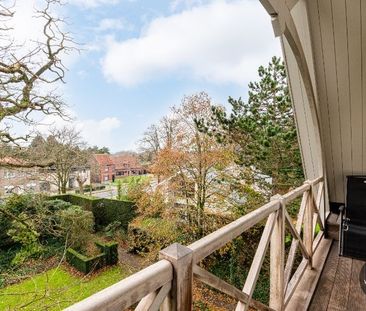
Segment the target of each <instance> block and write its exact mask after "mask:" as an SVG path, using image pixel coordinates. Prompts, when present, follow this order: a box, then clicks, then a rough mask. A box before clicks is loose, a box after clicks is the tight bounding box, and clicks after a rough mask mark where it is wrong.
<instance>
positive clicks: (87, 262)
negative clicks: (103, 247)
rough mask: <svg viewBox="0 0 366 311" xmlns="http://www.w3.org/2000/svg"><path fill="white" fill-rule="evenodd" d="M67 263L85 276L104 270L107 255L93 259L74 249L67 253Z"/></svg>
mask: <svg viewBox="0 0 366 311" xmlns="http://www.w3.org/2000/svg"><path fill="white" fill-rule="evenodd" d="M66 260H67V262H68V263H69V264H70V265H72V266H73V267H75V268H76V269H77V270H79V271H80V272H83V273H85V274H87V273H90V272H91V271H93V270H96V269H100V268H102V267H103V266H104V265H105V263H104V261H105V254H104V253H102V254H98V255H96V256H93V257H86V256H84V255H82V254H80V253H78V252H77V251H76V250H74V249H72V248H68V249H67V252H66Z"/></svg>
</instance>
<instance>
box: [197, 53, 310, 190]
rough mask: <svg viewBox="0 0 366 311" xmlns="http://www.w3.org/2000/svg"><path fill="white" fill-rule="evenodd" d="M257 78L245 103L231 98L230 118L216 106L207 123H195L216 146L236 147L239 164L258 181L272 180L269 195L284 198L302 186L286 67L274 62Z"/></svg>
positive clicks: (228, 114) (298, 151) (301, 172)
mask: <svg viewBox="0 0 366 311" xmlns="http://www.w3.org/2000/svg"><path fill="white" fill-rule="evenodd" d="M258 74H259V80H258V81H256V82H250V83H249V85H248V88H249V93H248V101H247V102H244V101H243V100H242V99H241V98H239V99H233V98H231V97H230V98H229V100H228V101H229V103H230V105H231V108H232V109H231V112H230V113H228V112H226V111H225V110H224V109H223V108H222V107H220V106H215V107H214V108H213V117H212V118H211V119H210V120H203V119H201V120H197V122H198V124H199V126H200V128H201V130H203V131H206V132H208V133H210V134H211V135H214V136H215V137H216V138H217V139H218V140H219V141H220V142H222V143H234V144H235V146H236V148H235V150H236V155H237V159H238V162H239V163H240V164H241V165H244V166H247V167H252V168H253V169H255V170H256V171H257V173H259V174H257V176H261V174H264V175H267V176H270V177H271V178H272V184H271V185H272V190H273V192H283V191H286V190H288V189H289V188H291V187H294V186H297V185H299V184H300V183H301V182H302V180H303V170H302V163H301V156H300V150H299V145H298V140H297V133H296V124H295V120H294V115H293V108H292V103H291V98H290V94H289V89H288V85H287V77H286V70H285V65H284V62H283V61H282V60H281V59H280V58H277V57H273V58H272V60H271V62H270V63H269V64H268V66H267V67H263V66H261V67H259V69H258Z"/></svg>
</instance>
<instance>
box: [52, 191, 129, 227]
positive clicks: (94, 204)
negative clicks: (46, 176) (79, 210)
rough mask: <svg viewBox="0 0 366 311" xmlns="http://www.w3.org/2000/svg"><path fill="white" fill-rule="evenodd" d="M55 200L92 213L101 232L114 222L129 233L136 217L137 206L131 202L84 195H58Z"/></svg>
mask: <svg viewBox="0 0 366 311" xmlns="http://www.w3.org/2000/svg"><path fill="white" fill-rule="evenodd" d="M53 198H55V199H61V200H64V201H66V202H70V203H72V204H74V205H79V206H81V207H83V208H84V209H86V210H89V211H92V212H93V215H94V219H95V226H96V229H97V230H100V229H102V228H104V227H106V226H107V225H109V224H110V223H112V222H114V221H119V222H121V228H122V229H123V230H125V231H127V227H128V224H129V222H130V221H131V220H132V219H133V218H134V217H135V204H134V203H133V202H130V201H120V200H113V199H103V198H96V197H89V196H83V195H73V194H66V195H57V196H53Z"/></svg>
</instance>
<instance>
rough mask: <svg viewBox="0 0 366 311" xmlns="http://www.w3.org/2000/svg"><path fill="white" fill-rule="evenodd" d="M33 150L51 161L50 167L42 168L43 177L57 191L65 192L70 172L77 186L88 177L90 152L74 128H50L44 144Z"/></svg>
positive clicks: (81, 184) (80, 185) (81, 185)
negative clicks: (55, 187) (54, 186)
mask: <svg viewBox="0 0 366 311" xmlns="http://www.w3.org/2000/svg"><path fill="white" fill-rule="evenodd" d="M33 152H34V153H38V154H42V155H43V156H44V157H47V158H49V159H50V161H51V162H52V165H51V166H50V167H48V168H44V169H43V173H44V174H43V175H44V177H43V178H44V179H45V180H47V181H49V182H51V183H53V184H54V185H56V186H57V188H58V192H59V193H66V190H67V185H68V183H69V180H70V176H71V174H72V173H74V175H75V177H76V181H77V182H78V184H79V187H81V188H82V187H83V185H84V183H85V182H86V180H87V177H88V176H87V175H88V174H87V172H86V171H87V170H88V163H89V160H90V153H89V152H88V151H87V150H86V144H85V143H84V142H83V141H82V139H81V136H80V133H79V132H78V131H76V130H75V129H74V128H67V127H63V128H61V129H52V130H51V131H50V134H49V136H48V137H47V139H46V140H45V142H44V144H41V145H40V146H37V147H35V149H34V150H33Z"/></svg>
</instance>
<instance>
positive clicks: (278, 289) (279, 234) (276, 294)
mask: <svg viewBox="0 0 366 311" xmlns="http://www.w3.org/2000/svg"><path fill="white" fill-rule="evenodd" d="M271 200H279V201H280V208H279V209H278V211H277V215H276V220H275V224H274V227H273V231H272V236H271V245H270V299H269V306H270V307H271V308H272V309H274V310H276V311H282V310H283V309H284V299H285V293H284V292H285V284H284V265H285V213H284V211H285V205H284V201H283V199H282V196H280V195H276V196H274V197H272V199H271Z"/></svg>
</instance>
